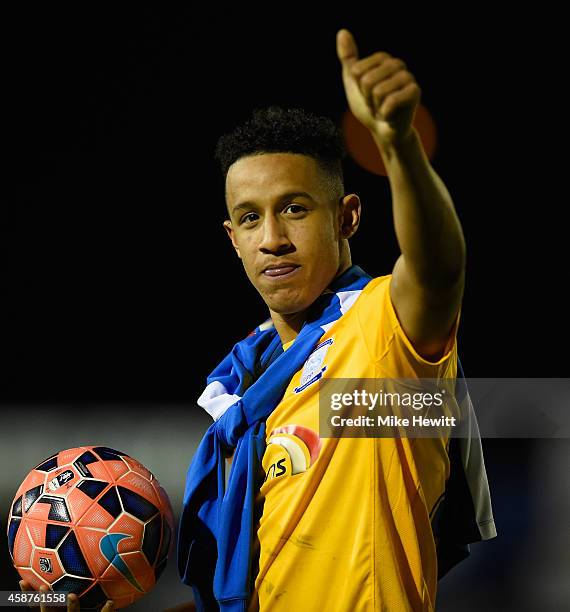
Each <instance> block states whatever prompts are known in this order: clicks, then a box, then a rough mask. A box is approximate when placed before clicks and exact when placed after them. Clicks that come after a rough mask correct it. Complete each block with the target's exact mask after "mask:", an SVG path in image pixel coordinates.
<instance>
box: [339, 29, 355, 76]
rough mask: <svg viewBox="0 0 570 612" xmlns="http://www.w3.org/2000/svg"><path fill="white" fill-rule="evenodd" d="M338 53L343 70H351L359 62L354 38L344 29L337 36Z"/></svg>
mask: <svg viewBox="0 0 570 612" xmlns="http://www.w3.org/2000/svg"><path fill="white" fill-rule="evenodd" d="M336 53H337V55H338V59H339V60H340V63H341V64H342V67H343V68H350V67H351V66H352V64H354V62H356V61H357V60H358V47H357V46H356V42H355V40H354V36H353V35H352V34H351V33H350V32H349V31H348V30H346V29H344V28H343V29H342V30H339V31H338V32H337V34H336Z"/></svg>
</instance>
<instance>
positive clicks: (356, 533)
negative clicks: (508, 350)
mask: <svg viewBox="0 0 570 612" xmlns="http://www.w3.org/2000/svg"><path fill="white" fill-rule="evenodd" d="M337 53H338V57H339V60H340V62H341V65H342V78H343V82H344V87H345V91H346V95H347V99H348V103H349V105H350V109H351V111H352V113H353V114H354V115H355V116H356V117H357V119H358V120H359V121H360V122H361V123H362V124H363V125H365V126H366V127H367V128H368V129H369V130H370V132H371V134H372V135H373V137H374V140H375V142H376V144H377V145H378V150H379V154H380V155H381V156H382V159H383V161H384V164H385V166H386V169H387V172H388V178H389V181H390V186H391V190H392V196H393V211H394V224H395V230H396V235H397V239H398V243H399V246H400V249H401V255H400V257H399V258H398V260H397V261H396V264H395V266H394V269H393V272H392V274H391V275H387V276H383V277H379V278H371V277H370V276H368V275H367V274H366V273H365V272H364V271H363V270H362V269H361V268H359V267H358V266H356V265H353V263H352V260H351V255H350V248H349V243H348V240H349V239H350V238H351V237H352V236H353V235H354V234H355V232H356V231H357V229H358V225H359V222H360V210H361V209H360V200H359V198H358V196H357V195H356V194H354V193H350V194H345V191H344V187H343V179H342V168H341V157H342V154H343V145H342V138H341V136H340V133H339V132H338V130H337V129H336V128H335V127H334V125H333V124H332V122H330V121H329V120H327V119H324V118H320V117H314V116H312V115H309V114H307V113H305V112H303V111H300V110H288V111H285V110H282V109H279V108H275V107H272V108H270V109H266V110H265V111H258V112H257V113H255V114H254V117H253V119H252V120H251V121H249V122H248V123H246V124H245V125H244V126H241V127H239V128H237V129H236V130H235V131H234V132H233V133H231V134H229V135H226V136H224V137H222V138H221V139H220V142H219V144H218V149H217V157H218V159H219V160H220V162H221V165H222V170H223V172H224V175H225V180H226V203H227V209H228V216H229V218H228V220H227V221H225V222H224V227H225V229H226V231H227V233H228V236H229V238H230V240H231V242H232V244H233V247H234V249H235V251H236V254H237V256H238V257H239V258H240V259H241V260H242V263H243V266H244V269H245V272H246V275H247V277H248V278H249V280H250V281H251V283H252V284H253V286H254V287H255V289H256V290H257V291H258V292H259V294H260V295H261V297H262V298H263V300H264V301H265V303H266V304H267V307H268V309H269V314H270V318H269V319H268V320H267V321H266V322H265V323H262V324H261V325H260V326H259V327H258V328H256V330H255V331H254V332H253V333H252V334H250V336H248V337H247V338H246V339H245V340H243V341H242V342H239V343H238V344H237V345H236V346H235V347H234V348H233V350H232V351H231V352H230V353H229V354H228V355H227V356H226V358H225V359H224V360H223V361H222V362H221V363H220V365H219V366H218V367H217V368H216V369H215V370H214V372H212V374H211V376H210V377H209V378H208V386H207V387H206V389H205V391H204V393H203V394H202V396H201V397H200V399H199V401H198V403H199V404H200V405H201V406H203V407H204V408H205V409H206V410H207V411H208V412H209V413H210V414H211V415H212V417H213V418H214V420H215V421H214V423H213V424H212V426H211V427H210V429H209V430H208V432H207V434H206V436H205V437H204V439H203V441H202V442H201V444H200V447H199V449H198V451H197V453H196V455H195V457H194V459H193V462H192V465H191V467H190V470H189V473H188V479H187V484H186V491H185V496H184V507H183V514H182V519H181V524H180V533H179V541H178V545H179V550H178V562H179V571H180V574H181V577H182V579H183V581H184V582H185V583H187V584H190V585H192V587H193V589H194V595H195V599H196V604H197V607H198V609H203V610H215V609H221V610H243V611H245V610H257V609H260V610H271V611H272V612H274V611H281V610H320V609H322V610H327V612H329V611H339V612H340V611H345V610H346V611H349V610H391V611H398V612H399V611H404V610H409V611H414V612H416V611H419V610H422V611H423V610H434V607H435V595H436V584H437V578H438V574H439V575H440V576H441V575H442V574H443V573H445V571H447V569H449V567H450V566H451V565H452V564H454V563H456V562H457V561H458V560H460V559H461V558H463V557H464V556H465V545H466V544H467V542H470V541H476V540H481V539H487V538H490V537H493V536H494V535H495V531H494V527H493V522H492V514H491V510H490V503H489V499H488V489H487V483H486V479H485V473H484V466H483V464H482V459H481V460H480V461H479V462H478V465H477V467H478V471H477V470H475V471H477V474H475V477H477V478H479V484H478V486H479V487H480V488H479V495H478V496H477V495H476V494H472V495H470V491H471V490H473V489H470V487H471V483H470V482H467V481H468V480H469V479H470V478H471V477H472V476H473V473H471V474H469V470H471V472H473V469H472V467H473V466H471V468H469V469H468V468H467V466H466V464H465V462H463V464H462V462H461V460H458V461H455V464H454V457H452V454H451V449H452V446H451V444H450V441H449V440H448V439H446V438H445V437H443V436H441V437H434V438H426V439H421V440H419V439H410V438H383V439H374V438H364V439H354V438H352V439H351V438H341V439H333V438H321V437H319V393H318V390H319V382H318V381H319V380H320V379H321V378H354V379H365V378H366V379H370V378H404V377H409V378H430V379H434V378H435V379H443V378H451V379H454V378H455V377H456V376H457V375H458V370H457V367H458V366H457V347H456V334H457V326H458V322H459V311H460V304H461V300H462V296H463V287H464V278H465V242H464V238H463V234H462V231H461V226H460V223H459V220H458V218H457V215H456V213H455V210H454V206H453V202H452V200H451V197H450V195H449V193H448V192H447V190H446V188H445V186H444V185H443V183H442V181H441V180H440V178H439V177H438V176H437V174H436V173H435V171H434V170H433V168H432V167H431V166H430V164H429V162H428V160H427V158H426V156H425V154H424V151H423V149H422V146H421V143H420V141H419V139H418V135H417V133H416V131H415V129H414V128H413V126H412V119H413V117H414V112H415V109H416V106H417V104H418V102H419V99H420V89H419V87H418V85H417V83H416V82H415V79H414V77H413V76H412V75H411V74H410V73H409V72H408V71H407V69H406V66H405V65H404V64H403V62H402V61H401V60H398V59H395V58H393V57H391V56H389V55H388V54H387V53H374V54H373V55H371V56H369V57H366V58H363V59H359V57H358V51H357V47H356V44H355V41H354V39H353V37H352V35H351V34H350V32H348V31H347V30H341V31H340V32H339V33H338V34H337ZM477 442H478V440H477ZM458 452H459V451H458ZM232 453H233V460H232V466H231V473H230V477H229V481H228V482H227V484H226V483H225V472H224V466H225V459H226V458H227V457H229V456H230V455H232ZM477 453H478V455H477ZM475 455H477V456H479V457H480V445H477V444H474V445H473V452H472V456H475ZM458 457H459V455H458ZM455 458H457V457H455ZM460 470H464V472H461V474H459V476H458V472H459V471H460ZM451 482H453V483H455V494H457V491H460V494H459V495H458V497H457V499H459V500H460V504H461V503H463V504H464V507H466V508H467V509H468V511H469V510H470V512H471V514H472V516H470V517H468V518H467V519H466V521H467V522H466V525H468V529H471V533H470V534H468V535H465V529H463V531H460V530H456V531H455V534H454V535H453V536H449V535H448V534H449V533H450V532H449V530H447V531H446V529H445V528H441V529H440V527H439V525H440V524H441V522H442V521H443V522H444V523H446V524H447V525H449V524H450V523H449V510H447V512H448V513H447V514H445V508H444V504H443V502H442V500H445V499H446V493H447V492H448V491H449V489H448V485H449V484H450V483H451ZM457 483H459V484H457ZM461 487H463V488H461ZM461 500H462V501H461ZM466 500H467V501H466ZM460 507H461V506H457V505H456V506H454V508H455V509H457V508H460ZM442 512H443V515H442ZM456 518H457V517H456ZM446 521H447V522H446ZM461 547H463V548H461Z"/></svg>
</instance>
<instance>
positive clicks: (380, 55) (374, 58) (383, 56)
mask: <svg viewBox="0 0 570 612" xmlns="http://www.w3.org/2000/svg"><path fill="white" fill-rule="evenodd" d="M391 58H392V56H391V55H390V54H389V53H384V52H383V51H377V52H376V53H373V54H372V55H369V56H368V57H365V58H364V59H361V60H358V61H357V62H354V63H353V64H352V65H351V67H350V71H351V72H352V74H353V75H354V76H356V77H359V76H360V75H362V74H364V73H365V72H366V71H367V70H370V68H374V66H379V65H380V64H383V63H384V62H385V61H386V60H389V59H391Z"/></svg>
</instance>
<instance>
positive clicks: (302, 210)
mask: <svg viewBox="0 0 570 612" xmlns="http://www.w3.org/2000/svg"><path fill="white" fill-rule="evenodd" d="M289 208H297V209H298V210H293V211H292V213H293V214H298V213H300V212H304V211H305V207H304V206H301V205H300V204H289V205H288V206H286V207H285V210H288V209H289Z"/></svg>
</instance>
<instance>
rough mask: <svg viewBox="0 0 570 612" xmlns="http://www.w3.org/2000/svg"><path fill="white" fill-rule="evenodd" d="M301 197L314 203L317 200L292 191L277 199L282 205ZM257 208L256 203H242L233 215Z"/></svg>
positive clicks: (234, 210)
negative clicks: (239, 211)
mask: <svg viewBox="0 0 570 612" xmlns="http://www.w3.org/2000/svg"><path fill="white" fill-rule="evenodd" d="M299 197H303V198H308V199H309V200H311V201H312V202H314V201H315V199H314V198H313V197H312V196H311V195H309V194H308V193H307V192H306V191H290V192H288V193H284V194H283V195H280V196H279V197H278V198H276V202H279V203H282V202H284V201H286V200H291V199H292V198H299ZM255 207H256V205H255V203H254V202H240V203H239V204H236V205H235V206H234V207H233V209H232V214H233V213H235V212H237V211H238V210H241V209H243V208H246V209H249V208H255Z"/></svg>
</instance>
